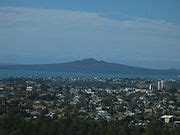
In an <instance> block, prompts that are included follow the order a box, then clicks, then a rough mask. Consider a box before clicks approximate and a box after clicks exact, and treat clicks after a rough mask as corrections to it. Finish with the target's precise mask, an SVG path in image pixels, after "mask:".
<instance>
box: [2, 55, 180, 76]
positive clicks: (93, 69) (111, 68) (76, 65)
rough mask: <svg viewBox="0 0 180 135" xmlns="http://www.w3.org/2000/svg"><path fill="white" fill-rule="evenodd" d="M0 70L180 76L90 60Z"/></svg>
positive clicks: (167, 71)
mask: <svg viewBox="0 0 180 135" xmlns="http://www.w3.org/2000/svg"><path fill="white" fill-rule="evenodd" d="M0 69H12V70H33V71H53V72H75V73H104V74H142V75H180V70H176V69H167V70H164V69H163V70H161V69H148V68H141V67H133V66H128V65H124V64H117V63H109V62H105V61H97V60H95V59H92V58H89V59H83V60H78V61H73V62H66V63H58V64H34V65H0Z"/></svg>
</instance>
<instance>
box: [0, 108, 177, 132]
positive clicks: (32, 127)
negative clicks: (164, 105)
mask: <svg viewBox="0 0 180 135" xmlns="http://www.w3.org/2000/svg"><path fill="white" fill-rule="evenodd" d="M179 133H180V127H175V128H168V127H166V126H161V125H160V124H158V123H152V124H150V126H149V127H148V128H143V127H140V126H133V127H130V126H128V125H127V124H126V122H107V121H100V120H92V119H80V118H77V117H72V116H69V117H67V118H60V119H51V118H48V117H43V116H42V117H41V116H40V117H38V118H37V119H24V118H22V117H21V115H20V114H19V113H17V112H15V111H11V112H9V113H6V114H4V115H1V116H0V135H141V134H144V135H178V134H179Z"/></svg>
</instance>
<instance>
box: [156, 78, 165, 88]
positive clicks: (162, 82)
mask: <svg viewBox="0 0 180 135" xmlns="http://www.w3.org/2000/svg"><path fill="white" fill-rule="evenodd" d="M157 85H158V90H163V89H164V81H163V80H161V81H158V84H157Z"/></svg>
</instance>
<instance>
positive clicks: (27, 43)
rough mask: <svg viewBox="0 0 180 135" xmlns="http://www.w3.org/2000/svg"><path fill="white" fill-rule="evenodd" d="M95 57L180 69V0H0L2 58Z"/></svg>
mask: <svg viewBox="0 0 180 135" xmlns="http://www.w3.org/2000/svg"><path fill="white" fill-rule="evenodd" d="M84 58H95V59H97V60H104V61H108V62H115V63H121V64H127V65H132V66H140V67H148V68H162V69H166V68H176V69H180V1H179V0H89V1H88V0H0V63H1V64H2V63H5V64H41V63H61V62H66V61H73V60H80V59H84Z"/></svg>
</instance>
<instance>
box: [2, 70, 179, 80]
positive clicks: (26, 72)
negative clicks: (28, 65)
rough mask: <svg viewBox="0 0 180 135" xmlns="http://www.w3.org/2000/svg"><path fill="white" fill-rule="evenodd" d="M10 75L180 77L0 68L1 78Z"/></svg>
mask: <svg viewBox="0 0 180 135" xmlns="http://www.w3.org/2000/svg"><path fill="white" fill-rule="evenodd" d="M9 77H104V78H150V79H180V78H179V77H178V76H158V75H134V74H101V73H69V72H49V71H31V70H0V79H4V78H9Z"/></svg>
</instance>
